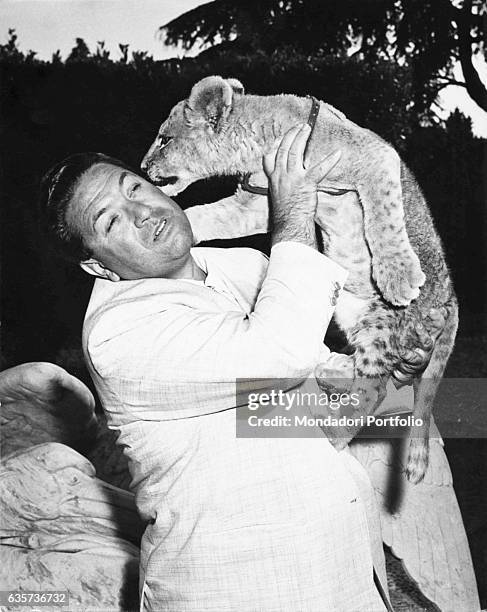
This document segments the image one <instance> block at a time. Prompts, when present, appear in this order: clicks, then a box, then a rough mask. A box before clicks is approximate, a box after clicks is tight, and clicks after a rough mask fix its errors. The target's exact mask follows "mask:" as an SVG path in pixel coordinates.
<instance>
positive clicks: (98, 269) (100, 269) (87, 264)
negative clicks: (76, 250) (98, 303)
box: [79, 259, 120, 282]
mask: <svg viewBox="0 0 487 612" xmlns="http://www.w3.org/2000/svg"><path fill="white" fill-rule="evenodd" d="M79 265H80V266H81V268H82V270H84V271H85V272H88V274H91V275H92V276H98V277H99V278H106V279H107V280H110V281H113V282H117V281H119V280H120V276H119V275H118V274H117V273H116V272H112V271H111V270H109V269H108V268H105V266H104V265H103V264H101V263H100V262H99V261H98V260H97V259H87V260H85V261H82V262H80V264H79Z"/></svg>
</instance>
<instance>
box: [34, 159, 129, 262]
mask: <svg viewBox="0 0 487 612" xmlns="http://www.w3.org/2000/svg"><path fill="white" fill-rule="evenodd" d="M95 164H112V165H113V166H118V167H120V168H123V169H124V170H130V171H131V172H133V170H132V169H131V168H130V167H129V166H128V165H127V164H125V163H124V162H122V161H120V160H119V159H115V158H114V157H109V156H108V155H104V154H103V153H91V152H90V153H75V154H74V155H70V156H69V157H66V159H63V160H62V161H61V162H59V163H57V164H56V165H55V166H53V167H52V168H51V169H50V170H48V172H46V174H45V175H44V176H43V177H42V180H41V185H40V199H39V218H40V222H41V229H42V230H43V232H44V234H45V236H46V237H47V239H48V241H49V245H50V246H51V247H52V248H53V249H54V252H55V253H56V254H57V255H59V256H61V257H62V258H63V259H66V260H68V261H71V262H74V263H77V264H78V263H80V262H82V261H84V260H86V259H89V258H90V257H91V253H90V252H89V250H88V249H87V247H86V245H85V243H84V242H83V236H81V234H80V233H79V231H78V230H76V229H75V228H72V227H70V226H69V224H68V223H67V221H66V212H67V210H68V207H69V204H70V202H71V200H72V198H73V195H74V192H75V190H76V188H77V186H78V183H79V180H80V178H81V177H82V176H83V174H84V173H85V172H86V171H87V170H89V168H91V167H92V166H94V165H95Z"/></svg>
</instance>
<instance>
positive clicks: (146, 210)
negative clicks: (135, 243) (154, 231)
mask: <svg viewBox="0 0 487 612" xmlns="http://www.w3.org/2000/svg"><path fill="white" fill-rule="evenodd" d="M152 213H153V211H152V208H150V207H149V206H143V205H139V206H137V209H136V211H135V212H134V223H135V226H136V227H138V228H139V229H140V228H142V227H144V225H145V224H146V223H148V222H150V221H151V220H152V218H153V214H152Z"/></svg>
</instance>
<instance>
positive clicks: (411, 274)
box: [372, 250, 426, 306]
mask: <svg viewBox="0 0 487 612" xmlns="http://www.w3.org/2000/svg"><path fill="white" fill-rule="evenodd" d="M372 270H373V277H374V280H375V282H376V283H377V287H378V288H379V291H380V293H381V294H382V297H383V298H384V299H385V300H386V301H387V302H389V303H390V304H393V305H394V306H408V305H409V304H410V303H411V302H412V301H413V300H415V299H416V298H417V297H418V296H419V288H420V287H422V286H423V285H424V282H425V280H426V277H425V275H424V273H423V271H422V270H421V265H420V263H419V259H418V257H417V255H416V253H414V251H412V250H410V252H409V253H408V254H401V255H397V256H395V257H381V258H380V259H379V258H378V259H376V260H374V261H373V265H372Z"/></svg>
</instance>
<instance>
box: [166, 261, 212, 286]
mask: <svg viewBox="0 0 487 612" xmlns="http://www.w3.org/2000/svg"><path fill="white" fill-rule="evenodd" d="M171 278H172V279H174V280H198V281H204V280H205V278H206V272H205V271H204V270H202V269H201V268H200V267H199V266H198V264H197V263H196V261H195V260H194V259H193V257H192V256H190V257H189V258H188V259H187V260H186V261H185V263H184V265H183V266H181V268H180V269H179V270H177V271H176V272H175V273H174V275H172V276H171Z"/></svg>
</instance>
